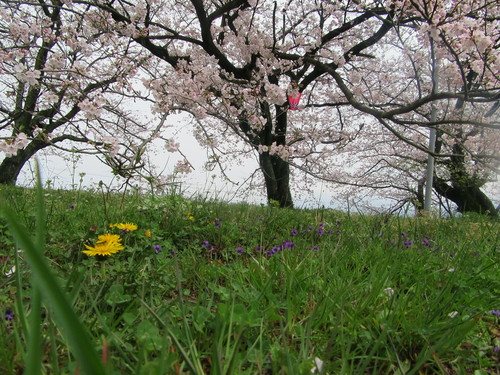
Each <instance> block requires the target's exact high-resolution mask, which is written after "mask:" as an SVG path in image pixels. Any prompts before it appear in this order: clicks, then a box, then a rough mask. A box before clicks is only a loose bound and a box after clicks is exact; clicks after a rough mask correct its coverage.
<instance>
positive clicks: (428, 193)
mask: <svg viewBox="0 0 500 375" xmlns="http://www.w3.org/2000/svg"><path fill="white" fill-rule="evenodd" d="M430 42H431V59H432V93H433V94H434V93H436V92H437V91H438V88H439V58H438V57H436V54H435V51H434V40H433V39H432V38H431V40H430ZM436 120H437V108H436V103H435V102H434V101H432V103H431V123H434V122H436ZM435 149H436V127H435V126H432V127H431V128H430V130H429V154H428V156H427V170H426V179H425V195H424V211H430V210H431V203H432V185H433V182H434V156H433V153H434V151H435Z"/></svg>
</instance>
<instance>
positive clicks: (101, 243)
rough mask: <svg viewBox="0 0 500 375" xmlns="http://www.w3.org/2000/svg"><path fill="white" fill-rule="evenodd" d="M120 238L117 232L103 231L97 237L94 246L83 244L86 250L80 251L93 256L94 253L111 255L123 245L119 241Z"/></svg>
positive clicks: (122, 247)
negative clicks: (103, 232)
mask: <svg viewBox="0 0 500 375" xmlns="http://www.w3.org/2000/svg"><path fill="white" fill-rule="evenodd" d="M121 240H122V239H121V238H120V236H119V235H117V234H111V233H105V234H101V235H100V236H98V237H97V241H96V244H95V246H89V245H85V248H86V249H87V250H84V251H82V252H83V253H85V254H87V255H90V256H95V255H106V256H107V255H111V254H115V253H117V252H118V251H120V250H123V249H124V248H125V247H124V246H123V245H122V243H121Z"/></svg>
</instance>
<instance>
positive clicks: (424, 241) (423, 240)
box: [422, 236, 431, 246]
mask: <svg viewBox="0 0 500 375" xmlns="http://www.w3.org/2000/svg"><path fill="white" fill-rule="evenodd" d="M422 245H424V246H430V245H431V243H430V242H429V237H427V236H426V237H424V238H423V239H422Z"/></svg>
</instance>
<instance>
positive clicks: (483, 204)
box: [433, 179, 498, 217]
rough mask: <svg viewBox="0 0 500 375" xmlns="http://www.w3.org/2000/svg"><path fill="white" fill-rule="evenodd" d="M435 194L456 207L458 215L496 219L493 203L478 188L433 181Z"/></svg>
mask: <svg viewBox="0 0 500 375" xmlns="http://www.w3.org/2000/svg"><path fill="white" fill-rule="evenodd" d="M433 185H434V189H436V192H437V193H438V194H439V195H441V196H443V197H444V198H446V199H449V200H451V201H452V202H454V203H455V204H456V205H457V210H458V212H460V213H466V212H475V213H478V214H482V215H489V216H492V217H498V212H497V210H496V209H495V206H494V205H493V202H491V200H490V199H489V198H488V197H487V196H486V194H484V193H483V192H482V191H481V189H480V187H479V186H474V185H469V186H463V185H460V186H450V185H448V184H447V183H446V182H445V181H444V180H441V179H437V180H435V181H434V184H433Z"/></svg>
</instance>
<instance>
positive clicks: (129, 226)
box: [114, 223, 138, 232]
mask: <svg viewBox="0 0 500 375" xmlns="http://www.w3.org/2000/svg"><path fill="white" fill-rule="evenodd" d="M114 226H115V228H118V229H120V230H123V231H126V232H132V231H134V230H137V228H138V226H137V225H135V224H132V223H118V224H115V225H114Z"/></svg>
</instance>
